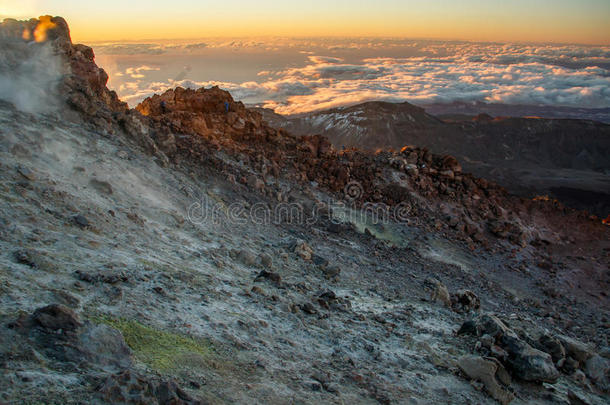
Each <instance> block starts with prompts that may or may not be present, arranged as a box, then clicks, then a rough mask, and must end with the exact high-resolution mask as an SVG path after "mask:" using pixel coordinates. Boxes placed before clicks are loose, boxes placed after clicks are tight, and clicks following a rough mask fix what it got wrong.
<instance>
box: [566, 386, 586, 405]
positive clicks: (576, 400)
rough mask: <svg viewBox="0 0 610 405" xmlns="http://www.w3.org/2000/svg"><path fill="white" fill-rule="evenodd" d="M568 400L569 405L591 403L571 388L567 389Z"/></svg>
mask: <svg viewBox="0 0 610 405" xmlns="http://www.w3.org/2000/svg"><path fill="white" fill-rule="evenodd" d="M568 401H570V405H591V402H589V401H587V400H586V399H585V398H584V397H583V396H582V395H581V394H579V393H576V392H574V391H573V390H571V389H568Z"/></svg>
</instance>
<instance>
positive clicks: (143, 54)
mask: <svg viewBox="0 0 610 405" xmlns="http://www.w3.org/2000/svg"><path fill="white" fill-rule="evenodd" d="M94 49H95V50H96V52H97V53H98V55H103V58H104V60H105V61H113V63H111V64H110V65H111V66H112V68H111V69H109V70H110V75H111V85H112V86H114V87H115V89H116V90H117V91H118V93H119V95H120V96H121V97H122V99H123V100H125V101H127V102H128V103H130V104H131V105H135V104H137V103H138V102H139V101H141V100H142V99H143V98H145V97H148V96H150V95H152V94H154V93H160V92H163V91H165V90H167V89H169V88H173V87H176V86H182V87H192V88H197V87H202V86H204V87H209V86H213V85H218V86H220V87H221V88H224V89H226V90H229V91H230V92H231V93H232V94H233V96H234V98H236V99H238V100H241V101H244V102H245V103H251V104H258V105H262V106H265V107H268V108H272V109H274V110H275V111H276V112H278V113H281V114H296V113H302V112H308V111H315V110H320V109H326V108H332V107H337V106H342V105H348V104H354V103H358V102H363V101H368V100H386V101H409V102H414V103H416V104H417V103H420V104H425V103H432V102H454V101H467V102H468V101H482V102H491V103H508V104H532V105H551V106H570V107H590V108H607V107H610V47H592V46H577V45H531V44H498V43H472V42H440V41H407V40H398V39H388V40H369V39H359V40H330V39H328V40H315V39H311V40H286V39H273V40H231V41H226V40H223V41H221V40H216V41H214V40H210V41H206V42H194V43H181V44H175V43H161V44H100V45H98V46H94ZM219 52H224V53H222V54H221V53H219ZM226 54H230V55H231V58H230V59H226V64H227V66H226V70H227V71H231V72H233V75H232V76H233V77H232V76H231V75H228V74H227V75H225V74H224V72H223V71H222V69H220V70H219V71H217V72H214V73H209V72H207V73H206V69H205V67H201V68H198V66H206V64H207V65H209V64H211V63H214V62H215V60H214V59H213V58H215V55H226ZM223 57H224V56H222V57H221V56H218V59H219V60H225V59H222V58H223ZM261 58H268V60H269V61H270V62H269V63H267V64H264V63H254V61H255V60H256V61H260V60H261ZM175 60H180V63H182V64H183V65H185V66H186V67H185V69H183V71H182V72H180V73H178V74H176V72H175V71H173V70H172V69H171V68H170V67H169V66H170V65H171V63H170V61H175ZM116 61H118V63H116ZM250 61H253V62H252V63H250ZM216 62H218V61H216ZM241 66H243V69H242V68H241ZM253 66H255V67H256V69H254V68H253ZM240 69H242V70H243V71H242V72H241V74H238V73H235V71H240ZM153 73H154V74H153ZM204 76H205V77H204ZM236 77H238V78H239V80H237V79H236Z"/></svg>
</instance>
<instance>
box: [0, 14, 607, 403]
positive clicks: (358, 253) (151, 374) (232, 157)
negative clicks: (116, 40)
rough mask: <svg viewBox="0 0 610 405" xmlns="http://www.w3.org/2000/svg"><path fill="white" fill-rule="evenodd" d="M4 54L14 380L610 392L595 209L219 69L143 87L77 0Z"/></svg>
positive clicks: (2, 357) (532, 395)
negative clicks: (231, 85) (387, 138)
mask: <svg viewBox="0 0 610 405" xmlns="http://www.w3.org/2000/svg"><path fill="white" fill-rule="evenodd" d="M0 53H1V54H2V55H3V57H4V62H3V63H2V64H0V77H2V78H5V77H8V78H10V79H11V80H12V82H15V81H16V80H17V79H19V80H21V82H23V83H36V85H35V86H31V87H32V89H28V88H24V91H23V92H22V93H19V97H16V95H15V94H13V93H8V92H7V93H3V94H1V95H0V98H1V99H3V100H5V101H0V139H1V142H0V156H1V158H0V173H1V177H0V180H1V181H0V196H1V198H0V224H2V227H1V228H0V245H1V246H2V249H1V252H2V253H1V254H0V337H1V338H0V367H1V371H0V402H3V403H9V404H13V403H15V404H20V403H32V404H36V403H57V404H60V403H61V404H70V403H74V404H81V403H88V404H89V403H93V404H95V403H100V404H101V403H130V404H142V403H145V404H155V403H156V404H197V403H210V404H220V403H278V404H283V403H337V404H345V403H350V404H352V403H354V404H355V403H383V404H389V403H408V404H425V403H455V404H462V403H495V402H500V403H503V404H507V403H514V404H517V403H564V404H582V403H589V404H603V403H607V402H608V399H609V393H608V390H609V380H608V378H609V368H610V350H609V346H608V345H609V342H608V329H609V327H610V322H609V320H608V319H609V318H608V317H609V312H610V311H609V306H608V296H607V291H608V286H609V281H610V273H609V270H608V263H609V259H610V238H609V232H610V231H609V228H608V227H607V226H604V225H603V224H602V223H601V221H600V219H599V218H596V217H590V216H589V214H586V213H583V212H579V211H576V210H573V209H570V208H566V207H565V206H563V205H562V204H560V203H558V202H557V201H553V200H550V199H544V198H538V199H534V200H532V199H523V198H519V197H515V196H512V195H510V194H509V193H508V192H507V191H506V190H505V189H504V188H502V187H501V186H499V185H497V184H495V183H493V182H490V181H488V180H485V179H483V178H480V177H475V176H473V175H471V174H468V173H465V172H464V171H463V170H462V167H461V165H460V162H458V160H457V159H456V158H454V157H452V156H450V155H447V154H434V153H432V152H431V151H429V150H428V149H426V148H425V147H415V146H412V147H404V148H401V149H400V150H396V151H380V152H378V153H372V152H367V151H361V150H355V149H346V150H337V149H336V148H334V147H333V146H332V145H331V143H330V142H329V141H328V140H327V139H326V138H324V137H322V136H319V135H316V136H304V137H301V136H296V135H293V134H291V133H289V132H287V131H286V130H284V129H276V128H275V127H274V126H273V125H272V124H270V123H268V122H266V121H265V120H263V117H262V115H261V114H260V113H259V112H257V111H253V110H250V109H247V108H246V107H245V106H244V105H243V104H241V103H240V102H236V101H234V100H233V98H232V97H231V95H230V94H229V93H227V92H225V91H222V90H220V89H218V88H212V89H198V90H188V89H181V88H176V89H173V90H169V91H167V92H166V93H164V94H161V95H155V96H153V97H151V98H149V99H146V100H144V101H143V102H142V103H141V104H140V105H138V106H137V108H136V109H133V110H130V109H128V108H127V106H126V105H125V104H123V103H122V102H120V100H118V98H117V97H116V94H114V93H113V92H111V91H109V90H108V89H107V88H106V85H105V84H106V80H107V75H106V74H105V73H104V71H103V70H102V69H100V68H98V67H97V66H96V65H95V62H94V55H93V52H92V50H91V49H90V48H88V47H86V46H83V45H74V44H72V43H71V41H70V37H69V31H68V27H67V24H66V23H65V21H64V20H63V19H61V18H59V17H53V18H50V17H41V18H40V19H34V20H30V21H25V22H18V21H14V20H8V21H5V22H4V23H3V24H2V25H1V26H0ZM40 55H44V62H45V63H31V61H32V60H36V58H39V56H40ZM49 70H53V71H52V72H50V73H52V74H50V73H49ZM41 78H42V79H44V80H42V79H41ZM41 80H42V81H41ZM41 89H42V90H41ZM30 90H31V91H30ZM32 91H33V92H34V93H32ZM41 100H44V101H45V102H44V103H41V102H40V101H41ZM418 111H419V110H418ZM421 113H422V114H424V113H423V112H421ZM430 120H431V122H435V121H436V120H435V119H434V118H433V117H431V118H430Z"/></svg>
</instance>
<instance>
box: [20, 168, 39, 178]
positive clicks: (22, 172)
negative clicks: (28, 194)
mask: <svg viewBox="0 0 610 405" xmlns="http://www.w3.org/2000/svg"><path fill="white" fill-rule="evenodd" d="M17 172H19V174H20V175H21V176H23V177H24V178H25V179H27V180H30V181H34V180H36V175H35V174H34V172H33V171H32V170H30V169H28V168H27V167H19V168H18V169H17Z"/></svg>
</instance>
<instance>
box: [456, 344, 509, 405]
mask: <svg viewBox="0 0 610 405" xmlns="http://www.w3.org/2000/svg"><path fill="white" fill-rule="evenodd" d="M458 367H459V368H460V370H462V372H463V373H464V374H466V375H467V376H468V377H469V378H471V379H473V380H478V381H481V382H482V383H483V385H484V386H485V391H487V393H488V394H489V395H491V396H492V398H494V399H495V400H497V401H498V402H500V403H501V404H508V403H510V402H511V401H512V400H513V399H515V396H514V395H513V393H512V392H510V391H508V390H507V389H506V388H505V387H503V386H502V385H501V384H500V383H499V382H498V380H499V379H500V378H497V377H500V376H501V378H502V379H503V380H504V381H507V380H506V379H507V378H509V377H508V375H507V374H506V372H505V370H504V369H503V367H502V365H501V364H499V363H498V362H497V361H494V360H493V359H485V358H483V357H480V356H463V357H461V358H460V359H459V360H458ZM499 370H500V372H498V371H499ZM508 383H509V384H510V379H508Z"/></svg>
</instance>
